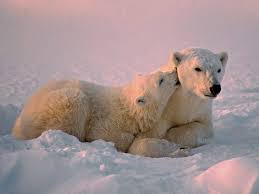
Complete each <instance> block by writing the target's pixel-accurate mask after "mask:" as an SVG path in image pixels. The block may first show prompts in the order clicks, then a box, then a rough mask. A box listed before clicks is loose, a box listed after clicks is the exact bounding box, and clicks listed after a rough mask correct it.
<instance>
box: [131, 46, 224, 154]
mask: <svg viewBox="0 0 259 194" xmlns="http://www.w3.org/2000/svg"><path fill="white" fill-rule="evenodd" d="M227 60H228V55H227V53H226V52H221V53H218V54H216V53H213V52H211V51H209V50H207V49H202V48H187V49H184V50H182V51H180V52H175V53H173V54H172V55H171V56H170V58H169V61H168V63H167V64H166V65H164V66H162V67H160V68H159V70H158V71H163V72H170V71H172V70H173V69H175V68H176V69H177V74H178V78H179V82H180V86H179V87H178V88H177V89H176V91H175V92H174V94H173V95H172V96H171V97H170V99H169V101H168V104H167V105H166V108H165V110H164V112H163V114H162V117H161V119H159V121H158V123H157V126H156V127H154V130H151V131H148V132H146V133H141V134H139V135H138V138H137V139H136V140H135V141H134V142H133V144H132V145H131V147H130V152H131V153H135V152H136V153H138V154H141V155H144V156H158V157H164V156H168V154H169V152H171V150H170V149H171V148H170V146H171V144H170V143H169V142H173V143H177V144H180V145H181V146H187V147H197V146H201V145H204V144H206V143H207V142H208V141H209V140H210V139H211V138H212V136H213V123H212V100H213V99H215V98H216V97H217V95H218V94H219V93H220V91H221V81H222V79H223V76H224V73H225V68H226V64H227ZM166 140H168V141H166Z"/></svg>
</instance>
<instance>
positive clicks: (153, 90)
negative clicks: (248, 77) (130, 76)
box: [13, 71, 178, 154]
mask: <svg viewBox="0 0 259 194" xmlns="http://www.w3.org/2000/svg"><path fill="white" fill-rule="evenodd" d="M177 81H178V78H177V74H176V72H173V71H170V72H165V73H162V72H159V71H158V72H156V73H154V74H150V75H145V76H143V75H138V76H136V77H135V78H134V80H133V81H132V82H130V83H129V84H127V85H125V86H122V87H105V86H101V85H97V84H94V83H89V82H85V81H78V80H74V81H71V80H63V81H53V82H50V83H49V84H47V85H46V86H44V87H42V88H41V89H40V90H39V91H37V92H36V93H35V94H34V95H33V96H32V97H31V98H30V99H29V100H28V102H27V103H26V104H25V106H24V108H23V110H22V112H21V114H20V116H19V117H18V118H17V121H16V123H15V126H14V128H13V134H14V136H15V137H16V138H19V139H32V138H36V137H38V136H40V135H41V133H42V132H43V131H45V130H47V129H60V130H62V131H64V132H67V133H69V134H71V135H74V136H76V137H77V138H78V139H79V140H80V141H93V140H97V139H103V140H106V141H112V142H114V143H115V147H116V148H117V149H118V150H120V151H123V152H126V151H127V150H128V148H129V146H130V145H131V143H132V142H133V140H134V138H135V136H136V135H137V134H139V133H144V132H148V131H149V130H151V129H154V127H155V124H156V122H157V121H158V120H159V119H160V117H161V115H162V113H163V111H164V108H165V106H166V105H167V102H168V100H169V98H170V97H171V95H172V94H173V92H174V91H175V89H176V88H177V86H176V83H177ZM134 153H136V152H134ZM136 154H137V153H136Z"/></svg>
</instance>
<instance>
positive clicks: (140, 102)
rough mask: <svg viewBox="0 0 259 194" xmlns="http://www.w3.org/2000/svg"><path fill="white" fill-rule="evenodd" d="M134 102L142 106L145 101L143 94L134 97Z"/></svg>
mask: <svg viewBox="0 0 259 194" xmlns="http://www.w3.org/2000/svg"><path fill="white" fill-rule="evenodd" d="M136 103H137V104H138V105H140V106H143V105H144V104H145V103H146V100H145V97H144V96H140V97H138V98H137V99H136Z"/></svg>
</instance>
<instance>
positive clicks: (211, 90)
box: [210, 84, 221, 97]
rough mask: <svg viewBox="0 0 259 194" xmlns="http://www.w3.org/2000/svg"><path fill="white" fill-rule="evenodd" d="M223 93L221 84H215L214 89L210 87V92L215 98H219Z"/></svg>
mask: <svg viewBox="0 0 259 194" xmlns="http://www.w3.org/2000/svg"><path fill="white" fill-rule="evenodd" d="M220 91H221V86H220V84H215V85H213V86H212V87H210V92H211V94H212V95H213V96H215V97H216V96H217V95H218V94H219V93H220Z"/></svg>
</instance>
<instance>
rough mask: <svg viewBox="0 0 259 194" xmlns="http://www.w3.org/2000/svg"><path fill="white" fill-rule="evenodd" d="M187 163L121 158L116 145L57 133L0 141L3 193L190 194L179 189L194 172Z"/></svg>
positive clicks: (177, 160) (0, 184)
mask: <svg viewBox="0 0 259 194" xmlns="http://www.w3.org/2000/svg"><path fill="white" fill-rule="evenodd" d="M196 158H199V156H198V155H196V156H193V157H190V160H192V161H195V160H196ZM186 161H188V159H187V160H186V159H185V162H184V161H183V159H182V158H179V159H169V158H161V159H152V158H145V157H140V156H134V155H130V154H126V153H120V152H117V150H116V149H115V148H114V146H113V144H112V143H108V142H105V141H102V140H98V141H94V142H92V143H82V142H79V141H78V139H77V138H75V137H73V136H70V135H68V134H65V133H63V132H61V131H57V130H53V131H51V130H50V131H46V132H44V133H43V134H42V135H41V136H40V137H39V138H37V139H33V140H29V141H17V140H15V139H14V138H13V137H12V136H10V135H6V136H2V137H1V138H0V164H1V168H0V193H16V194H23V193H24V194H31V193H39V194H40V193H55V194H56V193H98V194H100V193H115V194H116V193H126V194H127V193H151V194H152V193H154V194H156V193H171V191H177V190H179V189H180V191H186V192H187V191H188V190H189V189H188V188H189V187H186V186H185V187H179V185H183V183H185V182H187V183H188V182H189V183H191V179H189V178H188V173H190V172H192V171H193V170H195V169H196V167H195V166H189V162H186ZM172 167H173V168H172ZM179 167H180V168H182V167H184V168H185V169H186V170H184V171H182V170H180V169H179ZM177 177H178V178H177ZM179 177H183V178H184V179H179ZM183 180H184V182H182V181H183ZM180 191H178V192H180Z"/></svg>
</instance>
